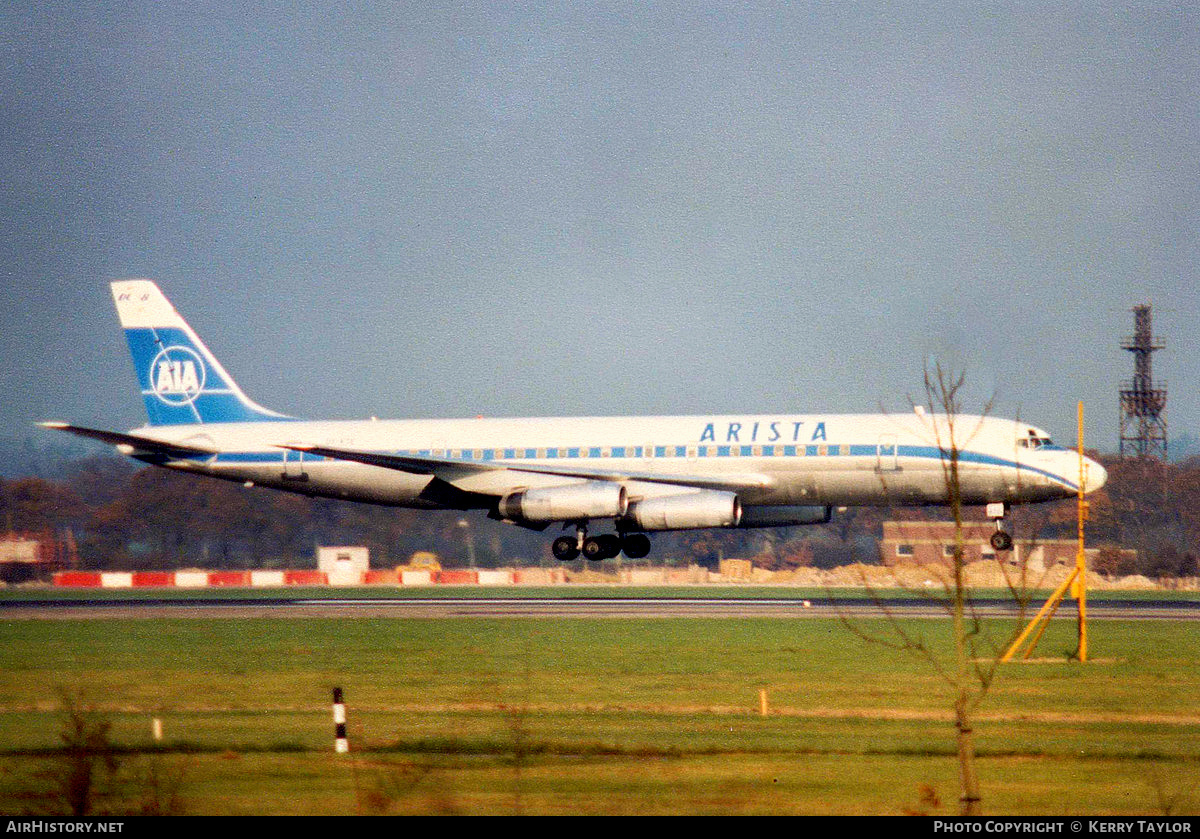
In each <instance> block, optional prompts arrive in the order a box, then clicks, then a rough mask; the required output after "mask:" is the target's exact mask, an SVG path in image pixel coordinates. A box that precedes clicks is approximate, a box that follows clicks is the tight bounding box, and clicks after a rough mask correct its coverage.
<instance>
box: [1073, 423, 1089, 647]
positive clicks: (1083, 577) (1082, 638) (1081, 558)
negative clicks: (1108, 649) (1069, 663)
mask: <svg viewBox="0 0 1200 839" xmlns="http://www.w3.org/2000/svg"><path fill="white" fill-rule="evenodd" d="M1083 481H1084V461H1083V400H1080V402H1079V546H1078V547H1077V548H1076V549H1075V599H1076V601H1077V602H1078V604H1079V660H1080V661H1081V662H1082V661H1087V654H1088V648H1087V554H1086V553H1085V552H1084V549H1083V523H1084V521H1086V520H1087V514H1088V504H1087V502H1086V501H1085V500H1084V499H1083Z"/></svg>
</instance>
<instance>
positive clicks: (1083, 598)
mask: <svg viewBox="0 0 1200 839" xmlns="http://www.w3.org/2000/svg"><path fill="white" fill-rule="evenodd" d="M1084 470H1085V466H1084V459H1083V402H1080V403H1079V487H1078V501H1077V509H1078V521H1079V542H1078V545H1077V546H1076V548H1075V570H1074V571H1072V572H1071V573H1070V575H1068V577H1067V579H1065V580H1063V582H1062V585H1060V586H1059V587H1058V588H1056V589H1055V590H1054V593H1053V594H1051V595H1050V597H1049V598H1048V599H1047V600H1046V602H1045V604H1044V605H1043V606H1042V608H1041V609H1039V610H1038V613H1037V615H1035V616H1034V618H1033V620H1031V621H1030V622H1029V625H1028V626H1026V627H1025V629H1024V630H1023V631H1022V632H1021V634H1020V635H1018V636H1017V640H1015V641H1013V642H1012V644H1011V645H1010V646H1009V648H1008V649H1007V650H1005V651H1004V655H1002V656H1001V657H1000V660H1001V661H1002V662H1003V661H1010V660H1011V659H1012V657H1013V656H1014V655H1015V654H1016V653H1017V651H1018V650H1019V649H1021V646H1022V645H1023V644H1024V643H1025V639H1026V638H1028V637H1029V636H1030V635H1031V634H1032V635H1033V640H1032V641H1030V643H1029V648H1028V649H1026V650H1025V655H1024V656H1023V658H1029V657H1030V656H1032V655H1033V650H1034V648H1035V647H1037V644H1038V641H1040V640H1041V638H1042V633H1043V632H1045V631H1046V627H1047V626H1048V625H1049V624H1050V619H1051V618H1052V617H1054V612H1055V611H1056V610H1057V609H1058V606H1059V604H1060V603H1062V599H1063V597H1064V596H1066V594H1067V592H1068V591H1070V593H1071V596H1072V597H1074V598H1075V601H1076V603H1077V604H1078V606H1079V620H1078V627H1079V648H1078V649H1077V650H1076V657H1077V658H1078V659H1079V660H1080V661H1087V654H1088V649H1087V554H1086V553H1085V552H1084V543H1083V523H1084V521H1086V520H1087V513H1088V504H1087V502H1086V501H1085V500H1084V499H1083V493H1084V478H1085V472H1084Z"/></svg>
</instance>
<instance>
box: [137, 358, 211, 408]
mask: <svg viewBox="0 0 1200 839" xmlns="http://www.w3.org/2000/svg"><path fill="white" fill-rule="evenodd" d="M205 376H206V372H205V369H204V362H203V361H201V360H200V356H199V354H197V353H196V351H195V350H193V349H190V348H189V347H180V346H174V347H167V348H166V349H164V350H162V351H161V352H159V354H158V355H156V356H154V360H153V361H151V362H150V387H151V389H152V390H153V391H154V395H155V396H157V397H158V398H159V399H160V400H161V401H163V402H165V403H166V404H168V405H187V404H189V403H191V402H192V401H194V400H195V399H196V397H197V396H199V395H200V392H201V391H202V390H204V379H205Z"/></svg>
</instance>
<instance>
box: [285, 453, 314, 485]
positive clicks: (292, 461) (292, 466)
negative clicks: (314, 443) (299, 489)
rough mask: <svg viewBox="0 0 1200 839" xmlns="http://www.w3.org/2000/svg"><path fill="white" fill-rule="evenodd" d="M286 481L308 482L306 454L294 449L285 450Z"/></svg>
mask: <svg viewBox="0 0 1200 839" xmlns="http://www.w3.org/2000/svg"><path fill="white" fill-rule="evenodd" d="M282 478H283V479H284V480H285V481H307V480H308V473H307V472H305V471H304V452H298V451H295V450H294V449H284V450H283V475H282Z"/></svg>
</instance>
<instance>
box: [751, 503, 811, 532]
mask: <svg viewBox="0 0 1200 839" xmlns="http://www.w3.org/2000/svg"><path fill="white" fill-rule="evenodd" d="M831 518H833V508H832V507H813V506H807V505H805V506H780V507H769V506H762V507H743V508H742V521H741V523H740V524H739V525H738V527H792V526H793V525H798V524H825V523H826V522H827V521H829V520H830V519H831Z"/></svg>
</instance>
